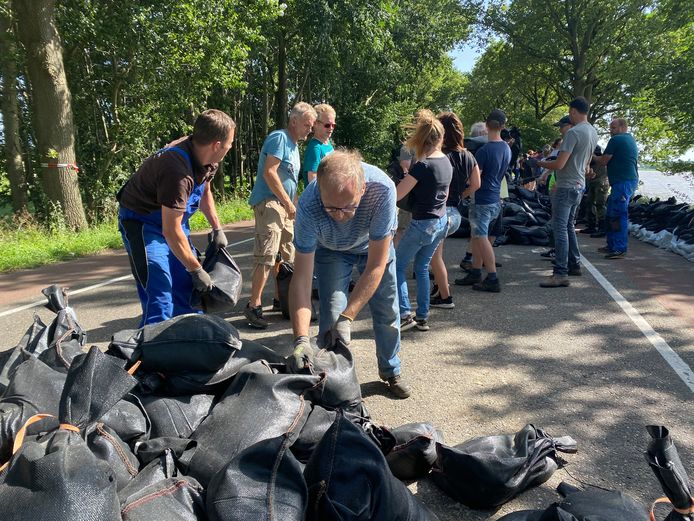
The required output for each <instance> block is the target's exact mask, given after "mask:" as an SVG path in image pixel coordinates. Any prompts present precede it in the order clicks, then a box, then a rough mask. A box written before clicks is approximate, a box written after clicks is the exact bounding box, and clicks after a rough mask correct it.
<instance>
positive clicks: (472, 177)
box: [431, 112, 481, 309]
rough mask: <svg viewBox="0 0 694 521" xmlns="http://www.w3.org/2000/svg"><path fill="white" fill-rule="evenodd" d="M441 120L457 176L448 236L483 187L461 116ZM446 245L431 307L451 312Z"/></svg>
mask: <svg viewBox="0 0 694 521" xmlns="http://www.w3.org/2000/svg"><path fill="white" fill-rule="evenodd" d="M438 119H439V121H440V122H441V124H442V125H443V129H444V135H443V147H442V151H443V153H444V154H446V156H447V157H448V159H449V161H450V162H451V166H452V167H453V177H452V178H451V185H450V188H449V189H448V200H447V201H446V213H447V214H448V228H447V230H446V237H448V236H449V235H451V234H452V233H455V231H456V230H457V229H458V228H459V227H460V220H461V216H460V211H459V210H458V206H459V205H460V203H461V201H463V200H464V199H466V198H467V197H469V196H470V195H472V194H473V193H474V192H475V190H477V189H478V188H479V187H480V183H481V179H480V169H479V167H478V166H477V161H475V156H474V155H472V154H471V153H470V152H468V151H467V150H465V145H464V144H463V140H464V139H465V131H464V130H463V124H462V123H461V121H460V119H459V118H458V116H456V114H455V113H453V112H443V113H441V114H439V115H438ZM443 243H444V241H441V243H440V244H439V247H438V248H436V251H435V252H434V257H433V258H432V259H431V271H432V272H433V273H434V281H435V285H434V291H433V292H432V295H431V306H432V307H437V308H447V309H450V308H453V307H455V304H454V303H453V297H451V292H450V291H449V288H448V271H447V270H446V263H445V262H444V261H443Z"/></svg>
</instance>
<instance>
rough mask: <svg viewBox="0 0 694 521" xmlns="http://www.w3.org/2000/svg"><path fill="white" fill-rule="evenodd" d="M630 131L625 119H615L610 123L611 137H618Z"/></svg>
mask: <svg viewBox="0 0 694 521" xmlns="http://www.w3.org/2000/svg"><path fill="white" fill-rule="evenodd" d="M628 130H629V127H628V126H627V120H626V119H624V118H614V119H613V120H612V121H610V135H612V136H616V135H618V134H626V132H627V131H628Z"/></svg>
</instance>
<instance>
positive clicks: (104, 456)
mask: <svg viewBox="0 0 694 521" xmlns="http://www.w3.org/2000/svg"><path fill="white" fill-rule="evenodd" d="M87 446H88V447H89V450H90V451H91V452H92V454H94V456H96V457H97V458H99V459H100V460H103V461H105V462H106V463H108V464H109V466H110V467H111V469H112V470H113V473H114V475H115V477H116V483H117V488H118V490H120V489H122V488H123V487H124V486H125V485H127V484H128V483H129V482H130V480H131V479H132V478H134V477H135V476H137V472H138V468H139V466H140V462H139V461H138V460H137V458H136V457H135V455H134V454H133V453H132V452H131V450H130V447H129V446H128V444H127V443H125V442H124V441H123V440H121V439H120V437H119V436H118V434H117V433H116V432H115V431H114V430H113V429H111V428H110V427H108V426H106V425H104V424H103V423H101V422H99V423H97V424H96V425H95V426H94V429H93V430H92V431H91V432H90V433H89V434H88V435H87Z"/></svg>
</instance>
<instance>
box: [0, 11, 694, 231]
mask: <svg viewBox="0 0 694 521" xmlns="http://www.w3.org/2000/svg"><path fill="white" fill-rule="evenodd" d="M20 4H21V5H20ZM31 4H32V12H36V13H42V14H45V15H46V16H48V17H49V18H50V20H51V24H53V25H52V27H54V30H55V35H56V40H55V41H56V42H59V46H60V49H59V52H58V55H59V56H62V65H60V68H62V69H64V73H65V78H66V83H65V86H64V87H60V86H58V87H56V84H55V83H54V84H53V87H52V88H53V89H54V90H57V91H60V92H62V93H63V94H67V95H68V96H67V97H63V98H55V99H63V100H69V102H70V103H69V104H70V107H69V111H67V112H65V113H66V114H67V113H70V117H71V118H72V126H71V127H70V128H68V127H64V128H65V129H66V130H64V131H63V134H65V136H66V138H67V137H69V136H68V134H69V135H74V152H73V156H70V154H69V151H66V150H63V145H61V144H60V143H58V144H50V143H49V144H45V143H48V142H49V141H51V139H48V138H47V137H45V136H46V131H45V130H46V128H45V127H46V125H49V124H50V123H51V122H50V121H48V120H50V118H51V116H45V115H44V114H45V113H46V109H45V108H44V109H42V108H40V107H41V105H40V100H41V99H42V98H41V93H42V90H41V89H42V88H45V86H44V85H42V84H41V83H45V80H40V79H39V76H38V75H37V73H36V72H34V73H33V74H32V70H34V69H35V68H34V65H35V63H34V62H35V60H36V59H37V58H36V56H37V55H36V48H34V47H35V46H36V45H38V44H37V43H36V42H34V41H33V40H30V39H27V38H22V37H21V36H22V34H26V31H23V30H25V29H26V28H27V26H26V22H23V21H22V16H25V15H26V13H27V10H26V9H22V7H24V6H26V5H27V3H26V2H19V1H18V0H14V1H11V0H0V28H3V29H4V30H3V34H2V38H0V44H1V45H2V49H1V51H2V55H3V59H2V60H0V67H1V69H0V79H2V88H3V90H2V92H3V103H2V116H3V121H4V125H3V127H4V131H5V132H4V136H3V137H4V141H3V142H2V145H0V146H2V147H3V150H4V152H5V153H4V154H3V158H2V163H0V197H2V199H0V204H2V205H4V206H8V207H9V202H10V196H12V199H11V201H12V204H13V206H12V209H13V210H14V211H16V212H26V211H27V210H28V211H30V212H32V213H33V214H34V215H35V216H36V217H38V218H39V219H40V220H44V221H46V220H51V219H54V218H56V215H57V217H58V218H59V219H64V220H65V221H66V222H68V224H70V225H71V226H77V225H78V223H79V222H81V221H79V218H77V220H75V219H72V220H71V219H68V218H67V217H66V215H62V217H61V215H60V212H63V213H64V212H65V211H66V207H65V206H66V201H64V200H61V197H62V198H64V196H63V195H61V193H62V192H60V191H55V190H54V188H55V187H54V186H53V185H50V183H49V184H46V181H47V180H51V179H55V178H56V171H55V169H56V168H57V167H48V168H47V167H45V166H42V165H46V164H51V161H52V162H53V163H55V162H56V161H57V163H58V164H63V163H61V161H63V159H60V158H61V157H74V161H75V162H76V164H77V166H78V167H79V172H78V173H77V172H76V171H75V173H73V174H70V175H67V174H69V172H68V173H65V172H63V171H62V170H60V169H58V173H59V174H60V175H61V176H63V177H64V179H63V181H64V182H67V183H69V182H71V181H72V180H76V182H77V184H78V195H81V199H82V201H83V202H84V206H85V210H86V216H87V219H88V220H89V222H96V221H100V220H103V219H107V218H109V217H110V216H112V215H113V212H114V211H115V209H116V202H115V197H114V194H115V192H116V191H117V189H118V188H119V187H120V186H121V185H122V183H123V182H124V181H125V180H126V179H127V178H128V176H129V175H130V174H131V173H132V172H133V171H134V170H135V169H136V168H137V167H138V165H139V164H140V162H141V161H142V160H143V158H145V157H147V156H148V155H150V154H151V153H152V152H154V151H155V150H156V149H158V148H159V147H161V146H162V145H164V144H165V143H167V142H168V141H170V140H171V139H173V138H175V137H178V136H180V135H183V134H185V133H186V132H189V131H190V129H191V125H192V122H193V121H194V118H195V116H196V114H198V113H199V112H200V111H201V110H203V109H205V108H210V107H215V108H219V109H222V110H224V111H226V112H228V113H229V114H230V115H231V116H232V117H233V118H234V119H235V120H236V122H237V133H236V141H235V143H234V146H233V149H232V151H231V153H230V154H229V155H228V156H227V158H226V160H225V164H224V165H223V166H224V168H223V170H222V172H223V175H221V176H217V178H216V185H215V189H216V190H217V191H218V192H219V193H221V194H235V195H237V196H244V195H245V194H246V193H247V191H248V189H249V187H250V185H251V184H252V182H253V179H254V176H255V170H256V165H257V158H258V153H259V149H260V147H261V145H262V142H263V139H264V137H265V136H266V135H267V133H268V132H269V131H270V130H272V129H274V128H278V127H282V126H284V125H285V124H286V117H287V113H288V110H289V108H291V106H292V105H293V104H294V103H296V102H297V101H307V102H309V103H318V102H327V103H330V104H331V105H333V107H335V109H336V111H337V118H338V119H337V122H338V126H337V129H336V131H335V134H334V141H335V142H336V144H337V145H340V146H347V147H354V148H358V149H359V150H360V151H361V152H362V154H363V155H364V157H365V158H366V160H368V161H371V162H373V163H375V164H377V165H380V166H382V167H383V166H385V164H386V162H387V159H388V156H389V154H390V152H391V150H392V149H393V148H394V147H395V146H396V145H397V143H398V142H399V141H400V140H401V139H402V138H403V124H404V123H406V122H408V121H409V120H410V119H411V118H412V115H413V114H414V112H415V111H416V110H417V109H419V108H423V107H427V108H431V109H432V110H434V111H437V110H447V109H452V110H455V111H457V112H458V113H459V115H460V116H461V119H463V121H464V122H465V123H466V125H469V124H470V123H472V122H474V121H479V120H481V119H483V118H484V116H485V115H486V114H487V113H488V112H489V110H490V109H491V108H494V107H500V108H503V109H504V110H506V112H507V113H508V115H509V117H510V122H511V123H512V124H514V125H517V126H519V127H520V128H521V130H522V132H523V135H524V143H525V144H526V146H527V147H532V148H537V147H539V146H541V145H542V144H544V143H547V142H549V141H551V140H552V139H553V138H554V137H555V136H556V130H555V129H554V128H553V127H552V126H551V125H552V123H553V122H554V121H556V119H557V118H558V117H560V116H561V115H563V113H564V112H565V110H566V104H567V103H568V101H570V99H571V98H572V97H574V96H576V95H585V96H586V97H588V98H589V99H590V100H591V101H592V103H593V109H592V113H591V119H592V120H593V121H595V122H597V123H598V124H601V125H604V120H605V119H606V118H609V117H610V116H613V115H620V116H626V117H627V119H628V120H629V121H630V123H631V125H632V126H633V128H634V129H635V131H636V134H637V139H638V140H639V142H640V143H641V144H642V145H643V146H644V148H645V150H646V152H647V154H648V155H649V157H653V158H660V159H662V158H666V157H672V155H673V154H678V153H681V152H682V151H684V150H686V149H687V148H689V147H691V146H692V144H694V132H692V130H694V116H693V114H694V106H693V105H692V103H694V101H693V100H694V96H692V91H691V85H692V84H694V78H693V77H692V75H693V74H694V72H693V71H694V61H693V60H694V58H692V56H694V53H693V52H691V49H692V43H693V42H694V28H693V24H694V22H693V20H694V14H693V13H692V7H691V6H689V5H687V6H683V5H682V4H681V2H677V1H676V0H600V1H599V2H598V0H555V1H553V2H547V1H546V0H487V1H485V2H479V1H478V0H418V1H415V0H354V1H352V2H337V1H335V0H312V1H307V0H287V1H286V2H283V3H280V2H277V1H276V0H205V1H202V0H178V1H176V2H168V1H163V0H147V1H144V2H143V1H134V0H122V1H119V2H99V1H96V0H64V1H63V2H59V3H57V2H55V0H31ZM22 23H24V24H25V25H21V26H20V24H22ZM471 38H481V39H485V40H486V41H487V45H486V50H485V52H484V54H483V56H482V57H481V58H480V60H479V61H478V63H477V64H476V65H475V67H474V69H473V70H472V71H471V72H470V73H465V74H464V73H461V72H460V71H458V70H456V69H455V67H454V66H453V62H452V60H451V58H450V57H449V53H450V52H451V51H452V50H453V49H455V48H457V47H459V46H460V45H461V44H462V43H464V42H466V41H469V40H470V39H471ZM44 43H45V42H44ZM53 47H54V48H57V47H58V46H57V45H53ZM54 58H55V56H54ZM60 92H59V93H60ZM64 103H67V101H64ZM63 108H65V107H63ZM61 110H62V109H61ZM39 112H40V113H41V115H40V116H39V117H37V116H38V113H39ZM54 112H55V111H54ZM62 120H63V121H67V120H66V119H65V117H62ZM468 128H469V127H468ZM8 133H9V134H11V135H8ZM71 139H72V138H71ZM54 141H55V139H53V141H51V143H53V142H54ZM68 141H70V140H69V139H68ZM56 143H57V142H56ZM47 154H54V156H55V157H54V159H47V158H46V155H47ZM64 161H65V162H67V163H71V162H72V159H70V160H67V159H65V160H64ZM51 168H52V169H51ZM61 179H62V178H61ZM42 180H43V182H42ZM73 195H74V194H73ZM73 199H74V197H73ZM68 202H69V201H68ZM76 223H77V224H76Z"/></svg>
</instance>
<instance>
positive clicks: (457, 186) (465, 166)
mask: <svg viewBox="0 0 694 521" xmlns="http://www.w3.org/2000/svg"><path fill="white" fill-rule="evenodd" d="M446 156H447V157H448V160H449V161H450V162H451V166H452V167H453V177H452V179H451V187H450V188H449V189H448V200H447V201H446V206H455V207H456V208H457V207H458V205H459V204H460V201H461V200H462V197H461V194H462V193H463V191H464V190H465V189H466V188H467V186H468V185H469V184H470V176H471V175H472V170H473V169H474V168H475V166H477V160H476V159H475V156H473V155H472V154H471V153H470V152H468V151H467V150H454V151H452V152H448V153H446Z"/></svg>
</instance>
